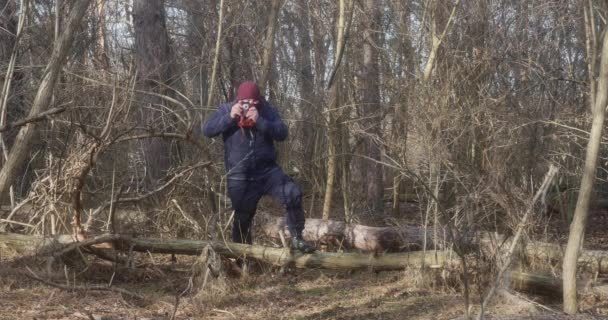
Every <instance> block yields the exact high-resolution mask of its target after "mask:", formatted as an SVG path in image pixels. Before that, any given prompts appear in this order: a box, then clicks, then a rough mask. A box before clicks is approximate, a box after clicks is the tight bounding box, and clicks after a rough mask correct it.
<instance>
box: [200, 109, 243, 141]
mask: <svg viewBox="0 0 608 320" xmlns="http://www.w3.org/2000/svg"><path fill="white" fill-rule="evenodd" d="M235 125H236V121H235V120H234V119H232V118H230V106H229V104H223V105H221V106H220V107H219V108H218V109H217V111H215V112H214V113H213V114H212V115H211V117H210V118H209V119H208V120H207V121H206V122H205V124H204V125H203V134H204V135H205V136H207V137H209V138H212V137H215V136H217V135H219V134H220V133H223V132H225V131H227V130H229V129H231V128H232V127H234V126H235Z"/></svg>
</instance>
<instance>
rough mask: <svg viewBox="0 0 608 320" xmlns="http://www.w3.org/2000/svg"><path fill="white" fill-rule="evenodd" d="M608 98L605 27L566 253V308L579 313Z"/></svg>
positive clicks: (607, 61)
mask: <svg viewBox="0 0 608 320" xmlns="http://www.w3.org/2000/svg"><path fill="white" fill-rule="evenodd" d="M607 102H608V30H604V37H603V44H602V58H601V62H600V74H599V82H598V85H597V95H596V97H595V108H594V110H593V122H592V125H591V134H590V136H589V142H588V144H587V155H586V156H585V167H584V171H583V177H582V179H581V186H580V189H579V193H578V200H577V202H576V209H575V210H574V217H573V219H572V223H571V224H570V234H569V236H568V245H567V247H566V254H565V256H564V265H563V270H564V274H563V280H564V312H566V313H569V314H575V313H576V312H577V302H576V267H577V260H578V256H579V250H580V248H581V246H582V240H583V236H584V234H585V226H586V224H587V216H588V215H589V202H590V199H591V194H592V192H593V183H594V180H595V171H596V168H597V157H598V153H599V149H600V143H601V140H602V129H603V127H604V118H605V113H606V104H607Z"/></svg>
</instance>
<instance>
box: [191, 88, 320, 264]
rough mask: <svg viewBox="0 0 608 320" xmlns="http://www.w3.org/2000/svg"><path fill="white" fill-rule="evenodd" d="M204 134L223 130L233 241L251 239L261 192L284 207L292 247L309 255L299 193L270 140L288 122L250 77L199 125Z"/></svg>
mask: <svg viewBox="0 0 608 320" xmlns="http://www.w3.org/2000/svg"><path fill="white" fill-rule="evenodd" d="M203 133H204V134H205V136H207V137H210V138H211V137H215V136H217V135H219V134H222V137H223V139H224V164H225V166H226V172H227V177H228V196H229V197H230V201H231V202H232V208H233V209H234V211H235V214H234V223H233V226H232V241H234V242H239V243H249V244H250V243H251V230H250V229H251V222H252V221H253V216H254V215H255V211H256V207H257V204H258V201H259V200H260V198H261V197H262V196H263V195H270V196H272V197H274V198H276V199H277V200H279V201H280V202H281V203H282V204H283V206H284V207H285V208H286V210H287V213H286V219H285V220H286V223H287V227H288V228H289V233H290V234H291V246H292V249H294V250H298V251H300V252H303V253H311V252H314V251H315V248H314V247H313V246H311V245H309V244H308V243H306V242H305V241H304V240H303V239H302V230H304V210H303V209H302V192H301V191H300V188H299V187H298V186H297V185H296V184H295V182H294V181H293V180H292V179H291V178H290V177H288V176H287V175H286V174H285V173H284V172H283V170H282V169H281V168H280V167H279V166H278V165H277V163H276V150H275V148H274V141H283V140H285V139H286V138H287V126H286V125H285V123H283V121H282V120H281V118H280V116H279V113H278V112H277V109H276V108H275V107H273V106H272V105H270V103H268V102H267V101H266V100H265V99H264V98H263V97H262V96H261V95H260V90H259V88H258V86H257V85H256V84H255V82H253V81H246V82H243V83H241V85H240V86H239V89H238V93H237V99H236V100H235V101H233V102H228V103H225V104H222V105H220V107H219V109H218V110H217V111H216V112H215V113H214V114H213V115H211V117H210V118H209V120H207V122H205V124H204V126H203Z"/></svg>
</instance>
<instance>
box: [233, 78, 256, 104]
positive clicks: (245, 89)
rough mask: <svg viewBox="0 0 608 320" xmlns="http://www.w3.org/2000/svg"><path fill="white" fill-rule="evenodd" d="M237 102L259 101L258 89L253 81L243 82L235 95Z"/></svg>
mask: <svg viewBox="0 0 608 320" xmlns="http://www.w3.org/2000/svg"><path fill="white" fill-rule="evenodd" d="M236 99H237V100H247V99H253V100H260V88H258V85H257V84H255V82H253V81H245V82H243V83H241V85H240V86H239V90H238V93H237V95H236Z"/></svg>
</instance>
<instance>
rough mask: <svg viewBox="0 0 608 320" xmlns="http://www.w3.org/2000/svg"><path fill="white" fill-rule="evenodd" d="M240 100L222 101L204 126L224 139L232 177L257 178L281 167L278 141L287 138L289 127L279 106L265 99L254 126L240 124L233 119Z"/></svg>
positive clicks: (227, 164)
mask: <svg viewBox="0 0 608 320" xmlns="http://www.w3.org/2000/svg"><path fill="white" fill-rule="evenodd" d="M235 103H236V102H228V103H224V104H221V105H220V106H219V108H218V110H217V111H215V112H214V113H213V114H212V115H211V117H210V118H209V119H208V120H207V121H206V122H205V124H204V125H203V134H204V135H205V136H207V137H210V138H212V137H215V136H217V135H219V134H222V138H223V139H224V164H225V166H226V172H227V174H228V178H230V179H255V178H257V177H261V176H263V175H265V174H266V173H268V172H269V171H271V170H273V169H274V168H276V167H277V164H276V159H277V155H276V150H275V147H274V141H275V140H276V141H283V140H285V139H286V138H287V126H286V125H285V123H283V120H281V117H280V116H279V113H278V111H277V109H276V108H275V107H274V106H272V105H271V104H270V103H268V102H267V101H265V100H262V102H261V107H260V108H259V109H258V112H259V117H258V121H257V122H256V124H255V126H254V127H253V128H251V129H243V128H239V127H238V126H237V120H235V119H231V118H230V109H232V106H233V105H234V104H235Z"/></svg>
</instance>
